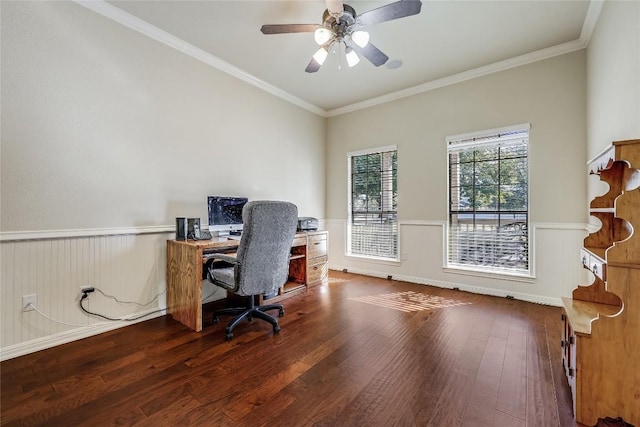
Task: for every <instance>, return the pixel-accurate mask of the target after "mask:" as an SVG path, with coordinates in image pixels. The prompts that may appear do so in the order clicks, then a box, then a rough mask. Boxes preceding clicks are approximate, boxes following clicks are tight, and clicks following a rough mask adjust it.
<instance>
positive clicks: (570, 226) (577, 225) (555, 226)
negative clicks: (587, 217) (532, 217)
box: [529, 222, 587, 230]
mask: <svg viewBox="0 0 640 427" xmlns="http://www.w3.org/2000/svg"><path fill="white" fill-rule="evenodd" d="M529 225H530V226H531V228H534V229H540V230H545V229H546V230H586V229H587V224H585V223H582V222H530V223H529Z"/></svg>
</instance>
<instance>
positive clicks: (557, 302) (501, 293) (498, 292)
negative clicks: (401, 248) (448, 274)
mask: <svg viewBox="0 0 640 427" xmlns="http://www.w3.org/2000/svg"><path fill="white" fill-rule="evenodd" d="M331 269H332V270H339V271H342V270H343V269H341V268H333V267H331ZM347 271H348V272H349V273H354V274H362V275H363V276H371V277H379V278H381V279H388V278H389V275H387V274H384V273H380V272H376V271H369V270H360V269H353V268H349V269H347ZM391 278H392V279H394V280H400V281H403V282H409V283H416V284H419V285H428V286H436V287H438V288H445V289H454V288H457V289H459V290H461V291H465V292H471V293H474V294H481V295H490V296H495V297H502V298H506V297H507V296H509V297H513V299H517V300H521V301H527V302H532V303H535V304H542V305H551V306H555V307H561V306H562V300H561V299H560V298H553V297H545V296H541V295H532V294H527V293H522V292H511V291H506V290H502V289H494V288H485V287H482V286H472V285H464V284H461V283H453V282H445V281H442V280H433V279H428V278H424V277H414V276H405V275H392V276H391Z"/></svg>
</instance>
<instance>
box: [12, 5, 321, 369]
mask: <svg viewBox="0 0 640 427" xmlns="http://www.w3.org/2000/svg"><path fill="white" fill-rule="evenodd" d="M0 7H1V8H2V10H1V15H2V16H1V19H2V22H1V31H2V34H1V43H2V44H1V54H2V64H1V66H2V68H1V75H2V81H1V96H2V100H1V103H2V104H1V108H2V112H1V114H2V116H1V122H2V129H1V143H0V144H1V145H0V150H1V152H0V155H1V179H2V180H1V185H2V188H1V192H0V193H1V200H0V205H1V212H0V214H1V231H2V233H3V235H2V237H3V240H2V242H1V243H0V250H1V256H0V263H1V265H0V270H1V277H0V280H1V282H0V291H1V295H0V303H1V307H0V312H1V314H0V316H1V325H2V330H1V331H0V336H1V342H0V346H1V350H2V353H1V355H2V358H6V357H14V356H16V355H19V354H23V353H25V352H31V351H36V350H39V349H41V348H46V347H49V346H52V345H57V344H60V343H62V342H65V341H69V340H73V339H78V338H82V337H84V336H88V335H92V334H95V333H99V332H102V331H104V330H106V329H109V328H113V327H118V326H123V325H124V324H125V323H124V322H119V323H118V322H116V323H113V322H111V323H110V322H103V321H102V320H101V319H97V318H90V317H87V316H86V315H84V314H83V313H82V312H81V311H80V309H79V307H78V295H79V288H80V286H83V285H91V286H96V287H99V288H100V289H101V290H103V291H104V292H106V293H109V294H111V295H115V296H117V297H119V298H120V299H121V300H124V301H137V302H141V303H142V302H147V301H155V303H154V304H152V305H151V306H149V307H146V308H145V309H140V308H139V307H136V306H131V305H127V306H119V305H118V304H114V302H113V301H110V300H107V299H105V298H101V297H100V296H99V295H97V294H94V295H93V296H92V297H91V299H90V301H89V303H88V305H89V306H90V309H92V310H93V311H97V312H100V313H103V314H105V315H107V316H109V315H111V316H115V317H118V316H122V315H130V314H131V313H136V312H141V311H142V310H144V311H149V310H153V309H162V308H164V307H165V302H164V301H165V296H164V294H163V293H162V292H163V291H164V289H165V251H166V248H165V246H166V243H165V242H166V240H167V239H169V238H172V236H173V234H172V233H171V232H170V230H171V226H173V225H174V224H175V217H176V216H187V217H200V218H202V219H203V220H204V221H205V223H206V218H207V208H206V197H207V195H238V196H247V197H249V198H251V199H262V198H264V199H284V200H290V201H292V202H294V203H296V204H297V205H298V208H299V212H300V214H301V215H307V216H318V217H322V216H323V214H324V210H325V206H324V195H325V181H324V179H325V131H326V119H325V118H323V117H320V116H317V115H314V114H312V113H310V112H308V111H306V110H303V109H301V108H299V107H296V106H294V105H292V104H290V103H288V102H286V101H283V100H282V99H280V98H276V97H274V96H272V95H269V94H267V93H266V92H264V91H262V90H260V89H258V88H255V87H253V86H251V85H249V84H246V83H244V82H242V81H241V80H238V79H236V78H234V77H232V76H230V75H228V74H225V73H223V72H221V71H218V70H216V69H214V68H212V67H210V66H208V65H205V64H203V63H201V62H199V61H197V60H195V59H193V58H191V57H189V56H186V55H184V54H182V53H180V52H178V51H176V50H174V49H172V48H169V47H167V46H165V45H163V44H160V43H158V42H156V41H154V40H152V39H150V38H148V37H146V36H144V35H142V34H139V33H137V32H135V31H132V30H130V29H127V28H125V27H123V26H122V25H120V24H118V23H115V22H113V21H111V20H109V19H107V18H104V17H102V16H100V15H98V14H96V13H94V12H92V11H90V10H88V9H86V8H84V7H82V6H79V5H77V4H75V3H72V2H5V1H3V2H2V3H1V6H0ZM153 226H157V228H158V229H160V231H159V232H157V233H155V234H154V233H151V234H145V233H146V232H142V234H140V233H141V232H140V230H141V229H144V228H145V227H152V228H153ZM163 226H164V227H163ZM105 229H108V230H105ZM43 230H55V233H53V234H55V236H56V237H55V238H38V239H33V240H22V238H24V236H27V237H28V236H29V235H30V234H28V233H25V232H29V231H43ZM79 230H82V232H79ZM127 230H132V231H131V234H127V233H129V231H127ZM162 231H164V232H162ZM167 231H169V232H167ZM78 234H81V235H82V237H77V235H78ZM15 235H19V236H21V237H20V238H19V241H18V240H11V239H13V238H12V237H11V236H15ZM7 236H8V237H9V238H8V239H7ZM38 236H42V234H38ZM214 291H215V289H210V288H207V289H205V291H204V294H205V295H211V297H212V298H213V299H217V298H219V297H224V292H217V293H215V292H214ZM30 294H36V295H37V307H38V308H39V309H40V310H41V311H42V312H43V313H44V314H46V315H48V316H50V317H52V318H54V319H56V320H59V321H62V322H65V324H60V323H55V322H53V321H50V320H48V319H46V318H45V317H43V316H42V315H40V314H38V313H36V312H35V311H29V312H26V313H23V312H22V296H23V295H30ZM155 296H159V298H158V299H157V300H153V298H154V297H155ZM155 315H158V314H155Z"/></svg>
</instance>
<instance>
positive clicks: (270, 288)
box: [207, 201, 298, 340]
mask: <svg viewBox="0 0 640 427" xmlns="http://www.w3.org/2000/svg"><path fill="white" fill-rule="evenodd" d="M242 222H243V230H242V238H241V239H240V245H239V246H238V251H237V256H236V257H235V258H234V257H231V256H228V255H224V254H216V255H215V256H214V257H213V259H210V260H209V261H208V262H207V270H208V272H207V277H208V279H209V281H210V282H211V283H213V284H215V285H217V286H220V287H222V288H225V289H228V290H230V291H232V292H233V293H235V294H237V295H241V296H246V297H247V298H246V299H247V301H248V303H247V306H246V307H237V308H225V309H222V310H218V311H216V312H214V313H213V323H218V321H219V316H221V315H235V317H234V318H233V319H232V320H231V321H230V322H229V324H228V325H227V327H226V332H227V340H230V339H231V338H233V330H234V328H235V327H236V326H238V324H239V323H240V322H242V321H243V320H244V319H247V320H249V321H251V320H252V319H253V318H254V317H256V318H258V319H262V320H266V321H267V322H269V323H271V324H272V325H273V333H275V334H277V333H278V332H280V326H279V325H278V320H277V319H276V318H275V317H273V316H271V315H269V314H267V313H265V311H267V310H278V312H279V316H280V317H282V316H284V307H283V306H282V305H281V304H266V305H260V306H256V305H255V296H256V295H274V294H276V293H277V292H278V288H280V287H281V286H282V285H284V284H285V283H286V281H287V278H288V276H289V256H290V253H291V244H292V243H293V239H294V237H295V234H296V226H297V223H298V208H297V207H296V205H294V204H293V203H289V202H276V201H252V202H249V203H247V204H246V205H245V206H244V209H243V210H242ZM216 260H219V261H224V262H226V263H227V264H226V265H227V266H226V267H223V268H216V267H217V265H218V264H219V263H216Z"/></svg>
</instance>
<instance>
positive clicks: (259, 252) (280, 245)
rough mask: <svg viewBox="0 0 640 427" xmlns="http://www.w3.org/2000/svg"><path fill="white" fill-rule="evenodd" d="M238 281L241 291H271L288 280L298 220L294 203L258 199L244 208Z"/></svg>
mask: <svg viewBox="0 0 640 427" xmlns="http://www.w3.org/2000/svg"><path fill="white" fill-rule="evenodd" d="M242 222H243V226H242V239H240V245H239V246H238V251H237V259H238V261H239V266H238V267H237V269H236V272H235V274H236V282H237V290H236V291H235V292H236V293H237V294H239V295H260V294H271V293H273V292H274V291H275V290H277V289H278V288H279V287H281V286H282V285H283V284H285V283H286V281H287V278H288V275H289V256H290V253H291V244H292V243H293V239H294V237H295V234H296V227H297V224H298V208H297V207H296V205H294V204H293V203H289V202H278V201H267V200H257V201H251V202H249V203H247V204H246V205H245V207H244V209H243V210H242Z"/></svg>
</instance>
